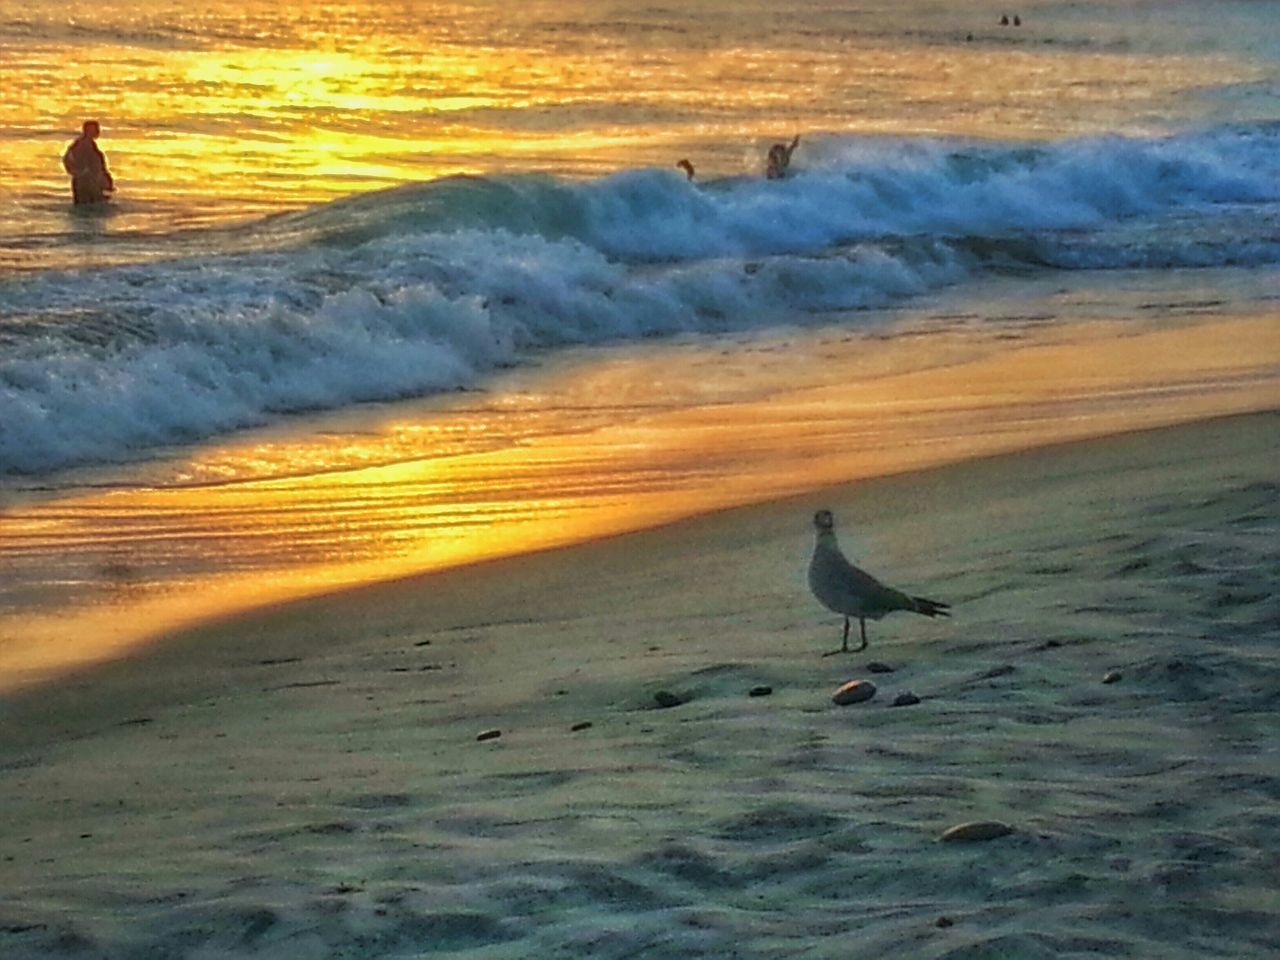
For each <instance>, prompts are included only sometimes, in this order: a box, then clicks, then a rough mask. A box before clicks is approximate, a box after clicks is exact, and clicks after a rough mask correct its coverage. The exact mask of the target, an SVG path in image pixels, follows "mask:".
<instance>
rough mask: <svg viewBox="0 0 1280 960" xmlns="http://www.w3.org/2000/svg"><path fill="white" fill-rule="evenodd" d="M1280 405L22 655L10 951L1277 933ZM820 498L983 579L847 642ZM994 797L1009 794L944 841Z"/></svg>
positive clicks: (3, 946) (6, 940)
mask: <svg viewBox="0 0 1280 960" xmlns="http://www.w3.org/2000/svg"><path fill="white" fill-rule="evenodd" d="M1278 428H1280V415H1277V414H1258V415H1252V416H1244V417H1236V418H1231V419H1225V420H1216V421H1208V422H1204V423H1200V424H1196V425H1191V426H1184V427H1178V428H1174V429H1170V430H1162V431H1153V432H1148V433H1136V434H1130V435H1127V436H1122V437H1116V438H1111V439H1106V440H1099V441H1091V442H1088V443H1081V444H1070V445H1064V446H1060V447H1056V448H1051V449H1046V450H1040V451H1033V452H1028V453H1021V454H1015V455H1010V456H1004V457H999V458H994V459H990V460H984V461H978V462H972V463H968V464H961V465H958V466H952V467H947V468H943V469H939V470H934V471H927V472H922V473H917V474H910V475H902V476H897V477H888V478H884V479H880V480H873V481H867V482H862V483H859V484H857V485H853V486H847V487H843V488H837V489H835V490H828V491H824V492H822V493H820V494H815V495H808V496H805V497H801V498H795V499H791V500H788V501H783V502H779V503H774V504H770V505H766V506H763V507H753V508H747V509H742V510H734V511H726V512H723V513H718V514H712V515H709V516H704V517H702V518H699V519H696V520H693V521H690V522H685V523H682V524H678V525H675V526H671V527H666V528H663V529H660V530H655V531H650V532H647V533H641V534H635V535H630V536H627V537H619V538H616V539H610V540H605V541H600V542H596V543H592V544H588V545H586V546H582V547H578V548H574V549H570V550H562V551H555V552H550V553H543V554H536V555H531V556H526V557H521V558H515V559H509V560H503V561H500V562H495V563H490V564H484V565H478V566H475V567H471V568H467V569H461V570H454V571H451V572H446V573H441V574H435V575H432V576H429V577H422V578H416V579H410V580H403V581H398V582H395V583H389V584H382V585H378V586H374V587H369V588H364V589H361V590H358V591H353V592H348V593H343V594H340V595H334V596H332V597H326V598H321V599H316V600H310V601H307V602H303V603H298V604H293V605H289V606H283V607H278V608H275V609H272V610H268V611H263V612H259V613H256V614H253V615H250V616H245V617H241V618H239V619H237V620H235V621H232V622H226V623H219V624H213V625H208V626H205V627H203V628H201V629H199V630H195V631H192V632H190V633H187V634H185V635H183V636H180V637H175V638H173V639H172V640H170V641H168V642H166V643H164V644H161V645H158V646H156V647H153V648H149V649H147V650H146V651H145V652H143V653H139V654H138V655H137V656H136V657H135V658H133V659H131V660H128V661H124V662H120V663H116V664H113V665H108V666H102V667H99V668H96V669H94V670H92V671H88V672H85V673H83V674H81V675H78V676H73V677H69V678H66V679H64V680H63V681H61V682H59V683H57V684H56V685H52V686H48V687H46V688H43V689H40V690H35V691H29V692H27V693H25V694H22V695H14V696H12V697H10V698H9V699H8V700H7V701H6V702H5V703H4V705H3V708H2V709H3V711H4V714H3V718H4V723H3V729H2V730H0V778H2V782H3V789H4V796H5V816H6V829H5V831H4V833H3V837H0V890H3V891H4V896H3V898H2V899H0V954H3V955H4V956H5V957H6V958H17V960H23V958H28V957H31V958H34V957H95V958H97V957H103V956H106V957H111V958H116V957H142V956H156V955H173V956H183V957H197V958H204V957H210V958H212V957H254V956H261V957H271V958H273V960H274V958H313V957H314V958H322V957H325V958H327V957H334V956H359V957H382V956H427V955H442V956H447V955H459V956H468V957H485V958H517V957H519V958H523V957H530V956H540V957H549V956H592V957H632V956H663V957H674V956H681V957H696V956H708V957H731V956H732V957H782V956H787V957H794V956H805V957H846V956H868V957H871V956H890V955H899V956H912V957H925V958H941V957H950V958H954V960H958V958H961V957H966V958H971V957H987V956H997V955H999V956H1004V955H1007V956H1018V957H1020V958H1038V957H1064V956H1066V957H1069V956H1077V955H1079V956H1084V955H1089V956H1112V957H1138V956H1154V955H1159V956H1161V957H1164V958H1174V960H1176V958H1182V957H1186V958H1190V957H1203V956H1206V955H1221V956H1233V957H1246V956H1259V957H1260V956H1264V955H1268V953H1269V951H1270V950H1271V949H1274V947H1275V945H1276V944H1277V943H1280V921H1277V916H1280V911H1278V910H1277V907H1278V906H1280V903H1278V901H1277V895H1276V893H1275V887H1274V866H1275V863H1274V851H1275V849H1276V847H1277V845H1278V844H1280V821H1277V818H1276V817H1275V814H1274V810H1275V804H1276V801H1277V799H1280V774H1278V773H1277V769H1276V758H1275V752H1274V751H1275V748H1274V744H1275V743H1276V742H1277V739H1278V738H1277V734H1278V733H1280V729H1278V728H1280V724H1278V723H1277V719H1276V716H1277V708H1278V707H1280V693H1277V691H1280V657H1278V655H1277V652H1276V648H1275V639H1276V635H1277V631H1278V628H1280V601H1277V598H1276V595H1275V592H1274V571H1275V570H1276V569H1277V568H1278V566H1280V563H1278V561H1280V557H1278V556H1277V554H1278V553H1280V536H1278V535H1277V534H1278V533H1280V531H1278V529H1277V527H1278V526H1280V513H1278V512H1277V492H1278V491H1280V487H1278V486H1277V484H1276V480H1275V468H1274V465H1275V462H1276V453H1277V450H1276V447H1277V437H1278V436H1280V430H1278ZM818 506H823V507H830V508H832V509H834V510H836V511H837V512H838V513H839V515H840V516H841V517H842V518H847V520H846V523H847V525H848V533H847V535H846V538H845V549H846V550H847V552H848V553H849V555H850V558H851V559H853V560H854V561H855V562H857V561H858V560H866V561H867V562H868V563H872V562H873V561H874V566H875V567H876V569H878V570H882V571H884V573H885V575H886V576H894V575H896V574H898V573H900V572H902V573H905V572H909V575H910V580H911V582H912V584H913V587H914V588H917V589H919V590H921V591H924V592H928V594H929V595H930V596H938V597H940V598H942V599H945V600H948V601H950V602H951V603H952V604H953V610H954V614H955V616H954V619H953V620H951V621H939V622H934V621H929V620H925V619H923V618H909V619H904V620H902V621H898V622H890V623H888V624H886V625H885V626H884V627H883V629H881V630H880V631H878V632H877V633H876V634H875V635H874V636H873V637H872V644H871V649H869V650H868V651H867V652H866V653H865V654H863V655H861V656H859V657H847V658H846V657H842V658H826V659H823V658H822V657H821V656H820V654H821V653H822V652H823V651H824V650H826V649H827V647H828V646H829V644H830V640H831V636H832V635H833V632H834V631H835V630H836V629H837V628H838V624H837V623H836V622H835V620H834V619H833V617H832V616H831V615H830V614H828V613H827V612H826V611H824V610H823V609H822V608H821V607H820V606H818V605H817V604H816V602H815V601H814V600H813V599H812V598H811V597H810V596H809V594H808V591H807V589H806V587H805V585H804V575H803V572H804V565H805V562H806V560H807V557H808V551H809V548H810V539H811V533H810V530H809V518H810V517H811V515H812V512H813V509H814V508H815V507H818ZM871 660H875V661H879V662H881V663H884V664H887V665H888V666H890V667H892V670H877V671H876V684H877V686H878V687H880V689H881V694H880V695H879V696H877V697H875V698H874V699H872V700H870V701H867V702H865V703H861V704H855V705H851V706H844V707H840V706H835V705H833V704H832V703H831V700H830V697H831V693H832V691H833V690H835V689H836V688H837V687H838V686H839V685H840V684H841V683H843V682H845V681H847V680H850V679H855V678H864V679H865V678H866V677H867V676H868V675H869V671H868V670H867V663H868V662H870V661H871ZM1109 672H1114V673H1116V674H1118V678H1116V679H1114V682H1108V683H1104V682H1103V679H1104V676H1106V675H1107V674H1108V673H1109ZM764 687H770V688H772V693H771V695H769V696H750V695H749V694H750V692H751V691H752V690H753V689H761V688H764ZM659 691H667V692H670V693H671V694H672V695H674V697H675V698H676V701H677V702H676V703H675V705H673V706H669V707H666V708H664V707H661V706H659V705H658V703H657V702H656V701H655V698H654V695H655V693H657V692H659ZM907 691H911V692H913V693H914V694H916V695H917V696H918V697H919V702H918V703H907V704H905V705H904V706H901V707H896V708H895V707H893V706H892V704H893V703H894V702H895V698H896V697H897V696H898V695H899V694H902V693H904V692H907ZM588 722H589V724H590V725H589V726H587V725H585V724H587V723H588ZM575 728H577V729H575ZM491 731H498V732H499V735H498V736H489V737H487V738H485V739H478V738H479V737H480V735H481V734H485V733H486V732H491ZM973 822H990V823H999V824H1007V825H1008V826H1009V827H1010V828H1011V832H1009V833H1007V834H1003V835H1000V834H1001V831H997V830H991V831H988V832H989V833H991V836H990V837H987V838H979V839H976V840H973V841H972V842H961V843H939V842H937V840H938V838H939V836H940V835H942V834H943V832H944V831H946V830H947V829H948V828H950V827H953V826H955V825H958V824H962V823H973Z"/></svg>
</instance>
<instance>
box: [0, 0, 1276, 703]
mask: <svg viewBox="0 0 1280 960" xmlns="http://www.w3.org/2000/svg"><path fill="white" fill-rule="evenodd" d="M384 6H385V9H384V8H383V7H384ZM30 7H31V5H29V4H17V3H13V2H11V0H0V59H2V62H3V64H4V87H5V96H4V100H3V103H0V158H2V159H0V163H2V164H3V166H2V167H0V572H2V574H3V576H0V663H3V664H4V665H5V669H6V670H7V671H8V675H9V677H10V678H11V682H14V681H12V678H18V677H27V676H34V675H36V674H34V673H29V672H27V671H28V668H31V667H32V665H33V664H34V665H36V666H37V667H39V668H40V669H45V668H53V667H62V666H64V665H66V664H69V663H74V662H78V661H79V660H83V659H91V658H94V657H97V656H101V655H105V653H104V651H110V650H114V649H118V648H120V647H121V646H126V645H128V644H129V643H132V642H134V641H135V640H137V639H138V638H139V637H140V636H142V635H143V634H145V633H154V632H160V631H163V630H164V629H167V628H170V627H172V626H174V625H176V624H178V623H181V622H185V621H186V620H189V619H191V618H193V617H198V616H207V615H211V614H216V613H222V612H228V611H230V610H234V609H238V608H240V607H243V606H246V605H249V604H252V603H258V602H265V601H268V600H272V599H278V598H280V597H283V596H294V595H300V594H304V593H307V592H309V591H314V590H319V589H329V588H332V587H333V586H335V585H343V584H349V583H358V582H362V581H365V580H368V579H372V578H377V577H383V576H391V575H398V574H402V573H406V572H411V571H413V570H420V569H429V568H431V567H435V566H442V565H447V564H450V563H458V562H465V561H467V560H471V559H476V558H479V557H485V556H493V555H500V554H502V553H505V552H511V551H513V550H523V549H533V548H537V547H541V546H550V545H555V544H559V543H565V542H572V541H573V540H574V539H581V538H583V537H587V536H594V535H599V534H601V533H605V532H616V531H618V530H623V529H629V528H634V527H636V526H641V525H644V524H646V523H653V522H660V521H662V520H667V519H672V518H675V517H678V516H682V515H688V514H689V513H691V512H696V511H698V510H704V509H714V508H716V507H720V506H726V505H730V504H734V503H741V502H749V501H751V500H753V499H762V498H764V497H766V496H776V495H780V494H785V493H792V492H796V491H798V490H803V489H806V488H810V487H814V486H817V485H820V484H822V483H830V482H836V481H839V480H842V479H848V478H851V477H856V476H863V475H868V474H869V473H874V472H877V471H884V470H892V469H905V468H907V467H910V466H915V465H924V464H927V463H931V462H942V461H945V460H946V459H954V458H956V457H959V456H965V455H977V454H980V453H984V452H992V451H994V450H998V449H1009V448H1017V447H1018V446H1024V445H1028V444H1030V443H1034V442H1036V440H1037V438H1040V439H1053V438H1058V437H1061V436H1064V435H1066V436H1075V435H1088V434H1089V433H1090V432H1094V433H1096V432H1105V431H1106V430H1108V429H1127V428H1132V427H1133V426H1141V425H1144V424H1147V423H1159V422H1174V421H1176V420H1178V419H1179V418H1182V419H1185V418H1187V417H1194V416H1207V415H1212V414H1213V413H1216V412H1230V411H1232V410H1236V409H1250V408H1256V407H1258V406H1266V405H1274V403H1275V402H1276V400H1277V399H1280V395H1278V394H1277V375H1276V368H1277V365H1278V364H1280V344H1277V340H1276V337H1275V335H1274V332H1273V331H1274V321H1275V319H1276V317H1277V314H1280V109H1278V108H1280V36H1277V34H1276V31H1274V30H1271V29H1268V27H1269V26H1270V25H1271V24H1272V23H1273V22H1275V20H1276V19H1277V17H1280V4H1275V3H1267V2H1236V3H1218V4H1212V5H1207V4H1199V3H1190V2H1188V3H1181V2H1167V3H1152V4H1135V3H1128V2H1120V0H1115V2H1094V3H1051V2H1036V3H1024V4H1021V5H1020V8H1019V10H1017V11H1013V10H1012V9H1006V8H1005V7H1003V6H1001V5H1000V4H986V3H975V4H947V3H936V2H907V3H894V4H881V3H854V2H849V3H821V4H819V3H800V4H786V5H782V6H779V5H777V4H766V3H762V2H760V3H756V2H745V3H744V2H733V3H729V2H717V0H691V2H686V3H682V4H680V5H671V6H662V5H656V6H654V5H651V6H648V7H644V8H641V9H636V8H635V6H634V5H629V4H621V3H612V2H603V0H597V2H577V3H574V2H556V3H530V4H521V5H519V9H514V8H512V6H511V5H510V4H502V3H498V2H491V0H471V2H456V3H428V2H411V3H404V4H400V5H381V6H380V5H367V4H357V3H341V2H314V3H309V4H305V5H297V6H296V7H293V6H291V7H290V8H289V9H287V10H283V9H280V8H279V5H277V4H273V3H267V2H236V3H230V2H214V3H211V4H205V5H200V7H199V9H196V8H194V7H191V6H190V5H180V4H177V3H172V2H162V0H141V2H129V3H123V2H121V3H112V2H105V3H101V4H96V5H94V7H93V8H92V9H89V10H79V9H77V10H74V11H72V10H70V9H69V8H58V9H56V10H53V9H42V10H32V9H30ZM1014 12H1017V13H1018V15H1019V19H1020V25H1018V26H1016V27H1015V26H1013V25H1012V24H1010V25H1001V23H1000V20H1001V17H1002V16H1004V15H1006V14H1010V15H1011V14H1013V13H1014ZM88 117H93V118H95V119H98V120H100V121H101V123H102V126H103V131H104V133H103V137H102V140H101V144H102V146H103V148H104V150H105V152H106V153H107V156H108V160H109V163H110V165H111V167H112V170H113V173H114V174H115V178H116V182H117V184H118V187H119V190H118V196H117V197H116V198H115V200H113V202H112V203H111V204H110V205H107V206H105V207H101V208H92V209H87V210H86V209H76V208H73V207H72V206H71V205H70V203H69V197H68V193H69V191H68V188H67V185H66V183H65V178H64V177H63V175H62V173H61V169H60V164H59V157H60V154H61V151H62V150H63V149H64V147H65V145H66V143H67V142H69V140H70V138H71V137H72V136H73V135H74V133H75V132H76V131H77V130H78V127H79V124H80V122H81V120H83V119H85V118H88ZM795 134H799V135H800V136H801V142H800V146H799V147H798V149H797V151H796V153H795V156H794V160H793V165H792V169H791V171H790V176H789V177H788V178H787V179H785V180H782V181H768V180H765V179H764V178H763V176H762V168H763V159H764V155H765V152H766V151H767V149H768V147H769V145H770V144H772V143H774V142H778V141H787V140H790V138H791V137H792V136H793V135H795ZM680 159H688V160H689V161H690V162H691V163H692V164H693V166H694V168H695V170H696V175H695V176H694V177H693V178H692V179H689V178H687V177H686V175H685V173H684V172H683V171H682V170H680V169H677V167H676V161H677V160H680ZM1218 323H1226V324H1228V325H1227V326H1223V327H1221V328H1219V327H1212V328H1210V327H1205V329H1206V330H1210V331H1211V332H1212V331H1216V330H1218V329H1221V330H1226V331H1230V332H1231V335H1230V338H1228V339H1229V342H1227V343H1225V344H1224V343H1220V342H1217V341H1215V339H1214V338H1213V337H1212V336H1206V337H1205V339H1204V340H1203V342H1202V343H1201V346H1200V347H1198V348H1197V349H1196V350H1194V351H1191V353H1192V354H1194V355H1192V356H1189V357H1188V358H1187V361H1186V364H1185V367H1186V368H1185V369H1183V366H1184V364H1183V362H1182V361H1181V360H1179V361H1178V362H1177V363H1174V364H1172V366H1171V365H1170V364H1169V363H1165V364H1164V365H1163V366H1162V367H1161V370H1162V371H1164V372H1163V373H1162V375H1161V377H1160V378H1159V380H1158V382H1156V381H1153V380H1151V379H1150V378H1146V377H1144V374H1143V371H1142V367H1143V365H1144V364H1143V357H1142V356H1141V355H1138V356H1136V357H1130V355H1129V354H1126V352H1125V345H1126V343H1130V342H1132V340H1133V337H1134V336H1135V335H1138V334H1154V335H1157V336H1158V335H1159V334H1160V333H1161V332H1162V331H1164V330H1171V331H1172V330H1182V331H1185V330H1186V329H1187V328H1194V327H1197V326H1200V325H1206V324H1218ZM1231 324H1235V325H1234V326H1233V325H1231ZM1234 338H1239V340H1238V343H1236V342H1235V339H1234ZM1218 339H1219V340H1220V339H1221V337H1219V338H1218ZM1141 342H1142V343H1143V345H1144V347H1143V349H1151V348H1152V347H1151V345H1152V344H1158V343H1159V342H1160V341H1158V340H1156V341H1147V340H1143V341H1141ZM1178 342H1179V343H1180V344H1186V343H1196V342H1197V341H1195V340H1194V339H1192V340H1185V341H1178ZM1028 345H1031V347H1033V348H1034V349H1033V352H1031V353H1026V352H1021V353H1017V356H1018V357H1019V358H1022V359H1019V360H1018V361H1016V362H1014V363H1013V366H1001V363H1002V362H1004V359H1003V358H1009V357H1013V356H1014V353H1015V351H1025V350H1026V348H1027V347H1028ZM1233 347H1236V348H1237V351H1236V352H1237V353H1239V354H1240V355H1239V356H1237V357H1233V356H1232V355H1231V354H1232V348H1233ZM1067 348H1073V349H1074V352H1072V350H1071V349H1067ZM1056 349H1066V350H1067V352H1065V353H1055V352H1053V351H1054V350H1056ZM1181 349H1183V350H1184V352H1185V347H1182V348H1181ZM1036 350H1038V351H1048V352H1047V353H1045V352H1040V353H1036V352H1034V351H1036ZM1027 358H1030V359H1027ZM1035 358H1041V359H1040V360H1035ZM1082 358H1084V359H1083V360H1082ZM1090 358H1092V360H1097V361H1098V362H1099V364H1100V366H1099V369H1101V367H1103V366H1105V367H1106V368H1107V371H1106V373H1105V375H1104V374H1103V373H1101V372H1097V373H1096V375H1095V376H1093V377H1092V379H1088V380H1087V381H1085V380H1080V379H1075V380H1073V379H1072V377H1073V376H1074V375H1076V374H1077V373H1078V372H1079V371H1078V370H1077V369H1075V368H1076V367H1078V366H1080V365H1081V364H1082V363H1083V365H1085V366H1088V365H1089V364H1090V363H1091V362H1092V360H1091V359H1090ZM1104 360H1105V361H1108V362H1107V363H1103V362H1102V361H1104ZM1033 361H1034V362H1033ZM992 364H994V366H991V365H992ZM1019 364H1021V365H1020V366H1019ZM984 365H986V366H984ZM1064 366H1066V367H1068V368H1069V369H1063V367H1064ZM1173 367H1176V368H1177V369H1176V371H1175V373H1173V374H1170V373H1168V371H1169V370H1170V369H1173ZM946 369H959V370H964V371H965V373H964V375H963V376H962V377H958V378H957V377H954V376H953V377H951V378H948V377H946V376H945V375H943V374H941V373H939V372H938V371H942V370H946ZM1013 370H1016V371H1019V372H1018V373H1017V374H1016V375H1012V374H1011V373H1010V371H1013ZM984 371H986V372H984ZM992 371H995V372H992ZM975 384H981V385H982V386H981V389H979V388H978V387H976V386H974V385H975ZM997 384H998V386H999V389H997V388H996V385H997ZM873 386H874V389H873ZM850 391H852V392H850ZM859 391H861V392H859ZM1001 410H1002V411H1005V415H1004V418H1003V419H1001V416H998V415H996V414H993V413H992V412H991V411H1001ZM1149 410H1150V411H1156V412H1154V413H1151V415H1150V416H1149V417H1147V418H1146V419H1144V416H1146V415H1147V412H1148V411H1149ZM996 423H1001V424H1005V426H1000V427H998V428H997V427H996V426H994V424H996ZM1015 423H1016V424H1017V425H1018V426H1017V429H1016V430H1015V429H1014V426H1012V424H1015ZM1064 423H1065V424H1074V423H1082V424H1084V427H1081V429H1079V430H1077V431H1076V432H1070V431H1068V432H1066V433H1064V432H1063V426H1062V425H1063V424H1064ZM1085 427H1087V428H1088V429H1085ZM1006 434H1007V436H1006ZM1002 444H1003V445H1002ZM800 526H801V528H803V524H801V525H800ZM87 635H92V636H93V637H94V638H95V639H94V642H93V643H88V642H86V640H85V638H86V636H87ZM37 672H38V671H37ZM0 682H3V679H2V678H0Z"/></svg>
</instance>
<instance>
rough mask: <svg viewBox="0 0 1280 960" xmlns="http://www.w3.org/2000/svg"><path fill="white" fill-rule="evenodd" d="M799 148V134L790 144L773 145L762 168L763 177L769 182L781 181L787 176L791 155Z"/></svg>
mask: <svg viewBox="0 0 1280 960" xmlns="http://www.w3.org/2000/svg"><path fill="white" fill-rule="evenodd" d="M798 146H800V134H798V133H797V134H796V138H795V139H794V140H792V141H791V143H790V144H786V143H775V144H774V145H773V146H772V147H770V148H769V160H768V163H767V165H766V166H765V168H764V175H765V177H766V178H767V179H769V180H781V179H783V178H784V177H785V176H786V175H787V167H789V166H790V165H791V154H793V153H795V150H796V147H798Z"/></svg>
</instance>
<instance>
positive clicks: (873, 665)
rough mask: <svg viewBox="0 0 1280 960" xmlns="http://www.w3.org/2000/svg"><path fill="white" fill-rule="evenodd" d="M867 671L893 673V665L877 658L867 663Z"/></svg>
mask: <svg viewBox="0 0 1280 960" xmlns="http://www.w3.org/2000/svg"><path fill="white" fill-rule="evenodd" d="M867 673H893V667H891V666H889V664H887V663H881V662H880V661H879V660H872V661H871V662H870V663H868V664H867Z"/></svg>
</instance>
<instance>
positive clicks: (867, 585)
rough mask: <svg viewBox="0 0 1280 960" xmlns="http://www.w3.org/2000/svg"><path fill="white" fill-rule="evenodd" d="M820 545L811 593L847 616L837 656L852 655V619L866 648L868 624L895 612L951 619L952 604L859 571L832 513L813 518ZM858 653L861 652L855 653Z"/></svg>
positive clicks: (811, 569) (811, 567) (815, 551)
mask: <svg viewBox="0 0 1280 960" xmlns="http://www.w3.org/2000/svg"><path fill="white" fill-rule="evenodd" d="M813 526H814V530H815V531H816V532H817V535H818V537H817V541H816V542H815V543H814V545H813V559H812V560H810V561H809V589H810V590H812V591H813V595H814V596H815V597H817V598H818V600H819V601H821V603H822V605H823V606H825V607H826V608H827V609H828V610H832V611H834V612H836V613H841V614H844V637H843V640H842V642H841V644H840V649H839V650H832V651H831V653H826V654H823V656H832V655H833V654H837V653H849V652H850V651H849V618H850V617H857V618H858V626H859V628H860V630H861V632H862V646H860V647H858V650H865V649H866V648H867V621H868V620H879V619H880V618H881V617H883V616H884V615H885V614H886V613H893V612H894V611H895V610H909V611H911V612H913V613H919V614H923V615H924V616H926V617H949V616H951V614H950V612H949V611H950V609H951V604H949V603H941V602H939V601H937V600H926V599H925V598H924V597H912V596H908V595H907V594H905V593H902V592H901V591H899V590H895V589H893V587H886V586H885V585H884V584H883V583H881V582H880V581H879V580H877V579H876V578H875V577H873V576H872V575H871V574H869V573H867V572H866V571H865V570H859V569H858V568H857V567H855V566H854V565H853V564H852V563H850V562H849V561H848V560H846V559H845V556H844V554H843V553H841V552H840V545H839V544H838V543H836V519H835V517H834V516H832V515H831V511H830V510H819V511H818V512H817V513H815V514H814V515H813ZM854 652H857V651H854Z"/></svg>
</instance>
